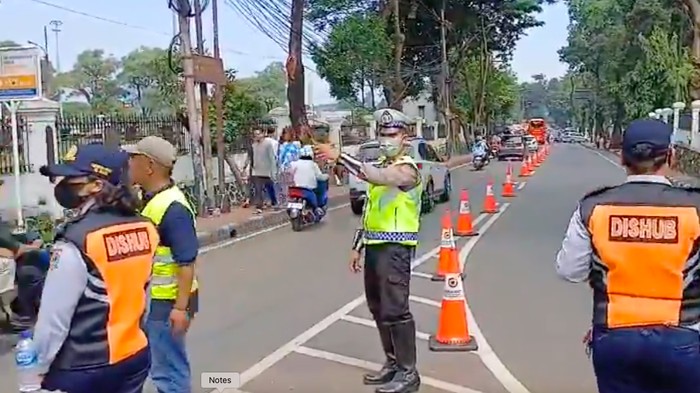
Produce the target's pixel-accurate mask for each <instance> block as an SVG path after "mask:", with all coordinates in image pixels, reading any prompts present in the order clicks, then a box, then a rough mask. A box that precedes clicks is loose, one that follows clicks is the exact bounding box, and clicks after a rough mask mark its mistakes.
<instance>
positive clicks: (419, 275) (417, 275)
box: [411, 272, 433, 280]
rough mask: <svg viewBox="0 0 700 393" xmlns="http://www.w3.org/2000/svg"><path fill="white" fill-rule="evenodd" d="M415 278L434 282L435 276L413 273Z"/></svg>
mask: <svg viewBox="0 0 700 393" xmlns="http://www.w3.org/2000/svg"><path fill="white" fill-rule="evenodd" d="M411 275H412V276H413V277H419V278H425V279H426V280H432V278H433V275H432V274H428V273H423V272H411Z"/></svg>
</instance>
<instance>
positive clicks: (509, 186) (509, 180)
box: [501, 162, 515, 198]
mask: <svg viewBox="0 0 700 393" xmlns="http://www.w3.org/2000/svg"><path fill="white" fill-rule="evenodd" d="M501 196H503V197H506V198H512V197H514V196H515V184H513V168H511V166H510V162H509V163H508V168H506V181H505V183H503V193H501Z"/></svg>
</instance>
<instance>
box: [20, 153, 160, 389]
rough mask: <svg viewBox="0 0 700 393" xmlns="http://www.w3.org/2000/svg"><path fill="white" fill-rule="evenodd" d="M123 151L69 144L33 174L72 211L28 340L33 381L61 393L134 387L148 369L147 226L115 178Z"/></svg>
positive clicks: (154, 239)
mask: <svg viewBox="0 0 700 393" xmlns="http://www.w3.org/2000/svg"><path fill="white" fill-rule="evenodd" d="M127 162H128V156H127V155H126V154H125V153H123V152H121V151H119V150H116V149H114V150H111V149H108V148H106V147H104V146H103V145H101V144H93V145H84V146H80V147H74V148H73V149H71V150H70V151H69V152H68V154H67V155H66V156H65V157H64V163H63V164H57V165H49V166H44V167H42V168H41V169H40V171H41V174H42V175H44V176H50V177H53V178H57V179H60V181H59V182H58V183H57V184H56V187H55V189H54V195H55V196H56V200H57V201H58V203H59V204H60V205H61V206H63V207H64V208H66V209H71V210H72V212H73V214H71V218H70V219H69V220H68V221H67V222H66V223H65V225H64V226H63V227H62V228H61V230H60V232H59V233H58V234H57V235H56V239H55V240H56V241H55V244H54V246H53V249H52V257H51V267H50V269H49V272H48V274H47V276H46V282H45V286H44V291H43V295H42V298H41V307H40V309H39V316H38V321H37V323H36V326H35V330H34V342H35V344H36V348H37V352H38V362H39V368H40V374H43V375H44V378H43V383H42V388H43V389H46V390H50V391H54V390H56V391H62V392H66V393H94V392H100V393H137V392H141V391H142V390H143V384H144V382H145V380H146V377H147V376H148V370H149V368H150V353H149V350H148V340H147V338H146V334H145V332H144V331H143V330H142V329H141V323H142V318H143V316H144V314H145V312H146V304H147V302H146V300H147V286H148V282H149V279H150V276H151V260H152V258H153V255H154V254H155V250H156V245H157V244H158V242H159V237H158V232H157V231H156V228H155V226H154V225H153V224H152V223H151V222H150V221H149V220H147V219H145V218H143V217H141V215H139V214H138V210H137V208H138V199H137V198H136V197H135V196H134V195H133V194H132V193H131V190H130V188H129V187H128V185H123V184H122V174H123V170H125V169H126V166H127Z"/></svg>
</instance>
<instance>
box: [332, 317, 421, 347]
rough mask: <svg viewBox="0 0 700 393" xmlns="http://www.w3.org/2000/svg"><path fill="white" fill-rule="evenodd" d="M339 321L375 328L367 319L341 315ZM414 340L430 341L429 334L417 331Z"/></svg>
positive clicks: (372, 322) (375, 325)
mask: <svg viewBox="0 0 700 393" xmlns="http://www.w3.org/2000/svg"><path fill="white" fill-rule="evenodd" d="M340 320H341V321H345V322H349V323H354V324H356V325H362V326H367V327H371V328H376V327H377V324H376V323H374V321H372V320H370V319H367V318H360V317H356V316H354V315H343V317H342V318H340ZM416 338H417V339H419V340H423V341H428V340H429V339H430V334H428V333H423V332H418V331H417V332H416Z"/></svg>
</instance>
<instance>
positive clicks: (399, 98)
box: [387, 0, 406, 110]
mask: <svg viewBox="0 0 700 393" xmlns="http://www.w3.org/2000/svg"><path fill="white" fill-rule="evenodd" d="M400 10H401V7H400V1H399V0H391V12H392V16H393V26H394V34H393V35H394V37H393V38H394V75H393V79H394V81H393V83H392V84H391V90H393V91H392V94H391V96H392V99H391V100H387V103H388V104H389V107H391V108H394V109H396V110H402V109H403V99H404V98H405V97H406V85H405V84H404V81H403V76H402V75H401V59H402V57H403V47H404V43H405V42H406V36H405V35H404V34H403V32H402V31H401V12H400Z"/></svg>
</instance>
